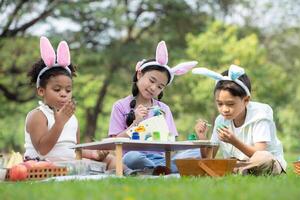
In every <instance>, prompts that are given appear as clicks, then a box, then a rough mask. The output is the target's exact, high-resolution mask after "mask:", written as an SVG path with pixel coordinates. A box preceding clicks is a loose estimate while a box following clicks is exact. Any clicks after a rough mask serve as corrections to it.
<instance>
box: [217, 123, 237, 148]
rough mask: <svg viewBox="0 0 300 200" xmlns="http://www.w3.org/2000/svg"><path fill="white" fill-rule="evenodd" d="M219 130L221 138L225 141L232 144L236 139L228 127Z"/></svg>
mask: <svg viewBox="0 0 300 200" xmlns="http://www.w3.org/2000/svg"><path fill="white" fill-rule="evenodd" d="M217 131H218V134H219V139H220V140H221V141H223V142H226V143H230V144H232V143H234V141H235V140H236V137H235V135H234V134H233V133H232V132H231V131H230V130H229V129H228V127H220V128H218V129H217Z"/></svg>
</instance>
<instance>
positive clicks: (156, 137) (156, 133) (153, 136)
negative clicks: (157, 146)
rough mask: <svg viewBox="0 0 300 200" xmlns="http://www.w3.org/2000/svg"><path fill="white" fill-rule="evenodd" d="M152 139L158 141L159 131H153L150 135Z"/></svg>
mask: <svg viewBox="0 0 300 200" xmlns="http://www.w3.org/2000/svg"><path fill="white" fill-rule="evenodd" d="M152 139H153V140H160V132H159V131H154V132H153V133H152Z"/></svg>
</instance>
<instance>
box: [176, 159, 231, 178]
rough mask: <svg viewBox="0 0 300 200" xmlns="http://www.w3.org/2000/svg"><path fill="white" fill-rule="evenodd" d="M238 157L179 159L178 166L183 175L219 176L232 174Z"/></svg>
mask: <svg viewBox="0 0 300 200" xmlns="http://www.w3.org/2000/svg"><path fill="white" fill-rule="evenodd" d="M236 162H237V160H236V159H193V158H189V159H177V160H175V163H176V166H177V168H178V171H179V173H180V175H181V176H211V177H219V176H224V175H226V174H231V173H232V170H233V168H234V167H235V165H236Z"/></svg>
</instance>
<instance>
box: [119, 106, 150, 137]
mask: <svg viewBox="0 0 300 200" xmlns="http://www.w3.org/2000/svg"><path fill="white" fill-rule="evenodd" d="M148 113H149V110H148V109H147V107H145V106H143V105H138V107H137V108H136V109H135V110H134V115H135V120H134V121H133V122H132V124H131V125H130V126H129V127H128V128H127V129H125V130H124V131H121V132H120V133H118V134H116V135H114V136H115V137H129V135H128V134H127V131H128V130H129V129H130V128H131V127H133V126H137V125H138V124H139V123H140V122H141V121H143V120H144V117H146V116H147V115H148Z"/></svg>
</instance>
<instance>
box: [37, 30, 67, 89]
mask: <svg viewBox="0 0 300 200" xmlns="http://www.w3.org/2000/svg"><path fill="white" fill-rule="evenodd" d="M40 52H41V57H42V59H43V61H44V63H45V65H46V67H45V68H43V69H42V70H41V71H40V73H39V75H38V77H37V81H36V87H37V88H38V87H40V77H41V75H42V74H44V73H45V72H46V71H47V70H49V69H52V67H63V68H64V69H66V70H67V71H68V72H69V73H70V75H71V74H72V72H71V70H70V69H69V68H68V66H69V65H70V64H71V59H70V51H69V46H68V44H67V43H66V42H65V41H61V42H60V43H59V45H58V47H57V56H56V55H55V51H54V49H53V47H52V45H51V43H50V41H49V40H48V38H46V37H44V36H42V37H41V38H40ZM56 58H57V59H56ZM56 60H57V62H55V61H56Z"/></svg>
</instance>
